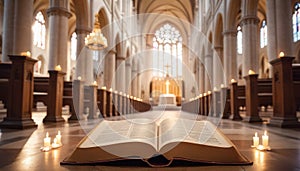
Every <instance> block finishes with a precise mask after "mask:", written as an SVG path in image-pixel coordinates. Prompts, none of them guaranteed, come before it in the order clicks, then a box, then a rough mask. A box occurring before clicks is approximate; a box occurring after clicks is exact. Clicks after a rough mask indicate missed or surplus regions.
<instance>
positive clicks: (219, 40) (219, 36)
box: [214, 13, 224, 64]
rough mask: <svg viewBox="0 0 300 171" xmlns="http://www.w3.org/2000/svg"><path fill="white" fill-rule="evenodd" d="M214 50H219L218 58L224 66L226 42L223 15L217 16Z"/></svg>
mask: <svg viewBox="0 0 300 171" xmlns="http://www.w3.org/2000/svg"><path fill="white" fill-rule="evenodd" d="M214 33H215V34H214V35H215V36H214V48H215V49H217V48H219V50H217V53H218V56H219V57H220V60H221V62H222V64H223V61H224V60H223V44H224V43H223V42H224V37H223V16H222V14H220V13H219V14H218V15H217V20H216V23H215V32H214Z"/></svg>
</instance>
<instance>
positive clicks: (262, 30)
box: [260, 20, 268, 48]
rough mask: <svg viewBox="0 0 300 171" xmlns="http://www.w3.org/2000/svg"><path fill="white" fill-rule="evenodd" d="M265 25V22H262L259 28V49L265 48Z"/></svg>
mask: <svg viewBox="0 0 300 171" xmlns="http://www.w3.org/2000/svg"><path fill="white" fill-rule="evenodd" d="M267 31H268V29H267V24H266V20H263V21H262V24H261V27H260V47H261V48H263V47H265V46H267V43H268V42H267V33H268V32H267Z"/></svg>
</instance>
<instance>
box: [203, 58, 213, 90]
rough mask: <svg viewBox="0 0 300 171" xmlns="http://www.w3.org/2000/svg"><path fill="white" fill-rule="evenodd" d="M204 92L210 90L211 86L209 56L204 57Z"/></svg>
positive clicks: (211, 62) (211, 63) (210, 60)
mask: <svg viewBox="0 0 300 171" xmlns="http://www.w3.org/2000/svg"><path fill="white" fill-rule="evenodd" d="M204 60H205V66H204V67H205V71H206V73H205V92H207V91H209V90H212V85H213V80H212V79H213V58H212V56H210V55H206V56H205V59H204Z"/></svg>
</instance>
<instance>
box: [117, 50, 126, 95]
mask: <svg viewBox="0 0 300 171" xmlns="http://www.w3.org/2000/svg"><path fill="white" fill-rule="evenodd" d="M116 65H117V67H116V75H115V78H116V89H117V90H118V91H121V92H124V91H125V77H126V72H125V71H126V66H125V57H121V56H117V62H116Z"/></svg>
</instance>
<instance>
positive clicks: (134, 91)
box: [131, 59, 138, 96]
mask: <svg viewBox="0 0 300 171" xmlns="http://www.w3.org/2000/svg"><path fill="white" fill-rule="evenodd" d="M137 73H138V67H137V60H136V59H133V61H132V70H131V95H133V96H136V95H137V94H138V91H137V87H138V78H137Z"/></svg>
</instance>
